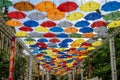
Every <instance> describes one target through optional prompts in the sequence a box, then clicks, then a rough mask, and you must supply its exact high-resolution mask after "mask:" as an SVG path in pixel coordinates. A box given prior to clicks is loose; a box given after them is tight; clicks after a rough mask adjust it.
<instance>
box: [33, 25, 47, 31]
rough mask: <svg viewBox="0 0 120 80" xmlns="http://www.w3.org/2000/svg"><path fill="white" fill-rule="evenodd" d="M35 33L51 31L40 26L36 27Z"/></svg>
mask: <svg viewBox="0 0 120 80" xmlns="http://www.w3.org/2000/svg"><path fill="white" fill-rule="evenodd" d="M34 30H35V31H38V32H48V31H49V30H48V29H47V28H45V27H42V26H39V27H36V28H34Z"/></svg>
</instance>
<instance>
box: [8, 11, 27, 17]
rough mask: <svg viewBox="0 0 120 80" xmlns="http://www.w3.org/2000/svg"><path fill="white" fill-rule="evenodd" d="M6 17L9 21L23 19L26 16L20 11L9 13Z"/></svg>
mask: <svg viewBox="0 0 120 80" xmlns="http://www.w3.org/2000/svg"><path fill="white" fill-rule="evenodd" d="M7 15H8V17H9V18H11V19H23V18H25V17H26V14H25V13H23V12H21V11H13V12H9V13H8V14H7Z"/></svg>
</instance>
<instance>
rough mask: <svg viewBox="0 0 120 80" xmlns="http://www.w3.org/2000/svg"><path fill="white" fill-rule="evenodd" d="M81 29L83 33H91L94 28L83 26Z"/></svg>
mask: <svg viewBox="0 0 120 80" xmlns="http://www.w3.org/2000/svg"><path fill="white" fill-rule="evenodd" d="M79 31H80V32H82V33H90V32H93V29H92V28H90V27H84V28H81V29H80V30H79Z"/></svg>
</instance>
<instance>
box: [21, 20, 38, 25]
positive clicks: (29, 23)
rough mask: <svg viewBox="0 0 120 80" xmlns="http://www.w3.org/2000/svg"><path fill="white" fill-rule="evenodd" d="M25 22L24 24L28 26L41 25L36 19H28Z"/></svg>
mask: <svg viewBox="0 0 120 80" xmlns="http://www.w3.org/2000/svg"><path fill="white" fill-rule="evenodd" d="M23 24H24V26H28V27H36V26H38V25H39V23H38V22H36V21H34V20H28V21H26V22H24V23H23Z"/></svg>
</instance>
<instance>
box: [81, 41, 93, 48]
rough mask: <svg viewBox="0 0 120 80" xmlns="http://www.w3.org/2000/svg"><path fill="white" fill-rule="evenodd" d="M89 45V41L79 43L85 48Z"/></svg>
mask: <svg viewBox="0 0 120 80" xmlns="http://www.w3.org/2000/svg"><path fill="white" fill-rule="evenodd" d="M90 46H91V43H87V42H83V43H81V47H85V48H87V47H90Z"/></svg>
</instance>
